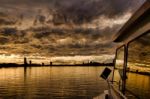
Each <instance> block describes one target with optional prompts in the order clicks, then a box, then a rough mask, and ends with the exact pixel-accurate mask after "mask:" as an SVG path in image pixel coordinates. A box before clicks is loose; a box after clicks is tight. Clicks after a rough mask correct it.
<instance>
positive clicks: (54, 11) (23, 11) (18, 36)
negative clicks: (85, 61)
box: [0, 0, 144, 56]
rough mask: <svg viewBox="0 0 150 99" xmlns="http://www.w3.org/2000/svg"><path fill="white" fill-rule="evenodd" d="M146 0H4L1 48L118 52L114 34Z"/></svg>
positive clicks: (67, 52) (12, 51) (55, 53)
mask: <svg viewBox="0 0 150 99" xmlns="http://www.w3.org/2000/svg"><path fill="white" fill-rule="evenodd" d="M142 3H144V0H113V1H112V0H0V45H1V46H0V51H1V53H10V54H22V55H24V54H37V53H38V54H40V55H48V56H74V55H86V56H87V55H101V54H114V50H112V49H113V48H114V46H115V44H114V43H112V41H111V36H112V35H113V34H114V33H116V32H117V31H118V30H119V29H120V27H121V26H122V25H123V24H124V23H125V22H126V21H127V20H128V19H129V18H130V16H131V15H132V14H133V13H134V12H135V11H136V10H137V9H138V8H139V7H140V5H141V4H142Z"/></svg>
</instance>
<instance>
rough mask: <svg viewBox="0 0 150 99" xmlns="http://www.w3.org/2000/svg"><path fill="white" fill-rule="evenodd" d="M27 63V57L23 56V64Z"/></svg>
mask: <svg viewBox="0 0 150 99" xmlns="http://www.w3.org/2000/svg"><path fill="white" fill-rule="evenodd" d="M27 64H28V63H27V58H26V57H24V65H25V66H27Z"/></svg>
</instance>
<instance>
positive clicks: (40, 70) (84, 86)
mask: <svg viewBox="0 0 150 99" xmlns="http://www.w3.org/2000/svg"><path fill="white" fill-rule="evenodd" d="M103 69H104V67H88V66H87V67H29V68H26V69H24V68H23V67H19V68H0V99H92V98H93V97H95V96H98V95H99V94H101V93H103V90H104V89H107V85H106V83H105V81H104V80H102V79H101V78H99V75H100V73H101V72H102V70H103Z"/></svg>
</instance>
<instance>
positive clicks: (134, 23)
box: [94, 0, 150, 99]
mask: <svg viewBox="0 0 150 99" xmlns="http://www.w3.org/2000/svg"><path fill="white" fill-rule="evenodd" d="M113 41H114V42H115V43H117V44H119V46H118V47H117V48H116V55H115V59H114V64H115V65H114V68H113V71H112V72H113V76H112V79H111V80H108V79H107V77H106V78H104V79H105V80H106V82H107V83H108V90H105V91H104V93H103V94H101V95H99V96H97V97H94V99H150V98H149V92H145V91H143V90H142V89H138V88H139V87H140V86H142V85H140V86H138V85H137V89H136V90H139V91H138V92H135V89H133V88H132V87H131V83H129V82H130V79H133V77H130V75H128V72H132V73H137V74H143V75H147V76H150V0H147V1H145V3H144V4H143V5H142V6H141V7H140V8H139V9H138V10H137V11H136V12H135V13H134V14H133V15H132V16H131V18H130V19H129V20H128V21H127V22H126V23H125V25H124V26H123V27H122V28H121V29H120V30H119V31H118V33H116V34H115V35H114V37H113ZM104 71H105V70H104ZM103 73H104V72H103ZM107 73H108V72H107ZM117 73H118V75H119V78H117V77H116V76H118V75H117ZM102 75H105V74H102ZM132 83H133V81H132ZM135 84H136V82H135ZM141 84H142V83H141ZM147 87H148V88H150V85H147Z"/></svg>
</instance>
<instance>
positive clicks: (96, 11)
mask: <svg viewBox="0 0 150 99" xmlns="http://www.w3.org/2000/svg"><path fill="white" fill-rule="evenodd" d="M143 1H144V0H128V1H126V0H113V1H112V0H61V1H60V0H19V1H18V0H1V1H0V3H1V4H3V5H11V6H16V5H17V6H18V9H19V8H20V9H22V6H24V7H26V8H27V9H33V8H34V7H38V6H40V7H39V9H40V8H41V11H42V7H45V8H47V9H49V12H50V13H52V14H53V17H54V18H53V22H54V23H56V24H57V23H64V22H70V21H71V22H72V21H73V22H75V23H83V22H89V21H91V20H93V19H95V18H97V17H98V16H100V15H104V16H108V17H115V16H118V15H121V14H122V13H124V12H126V11H128V10H131V11H132V10H133V11H134V10H135V9H137V7H139V5H141V4H142V3H143Z"/></svg>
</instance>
